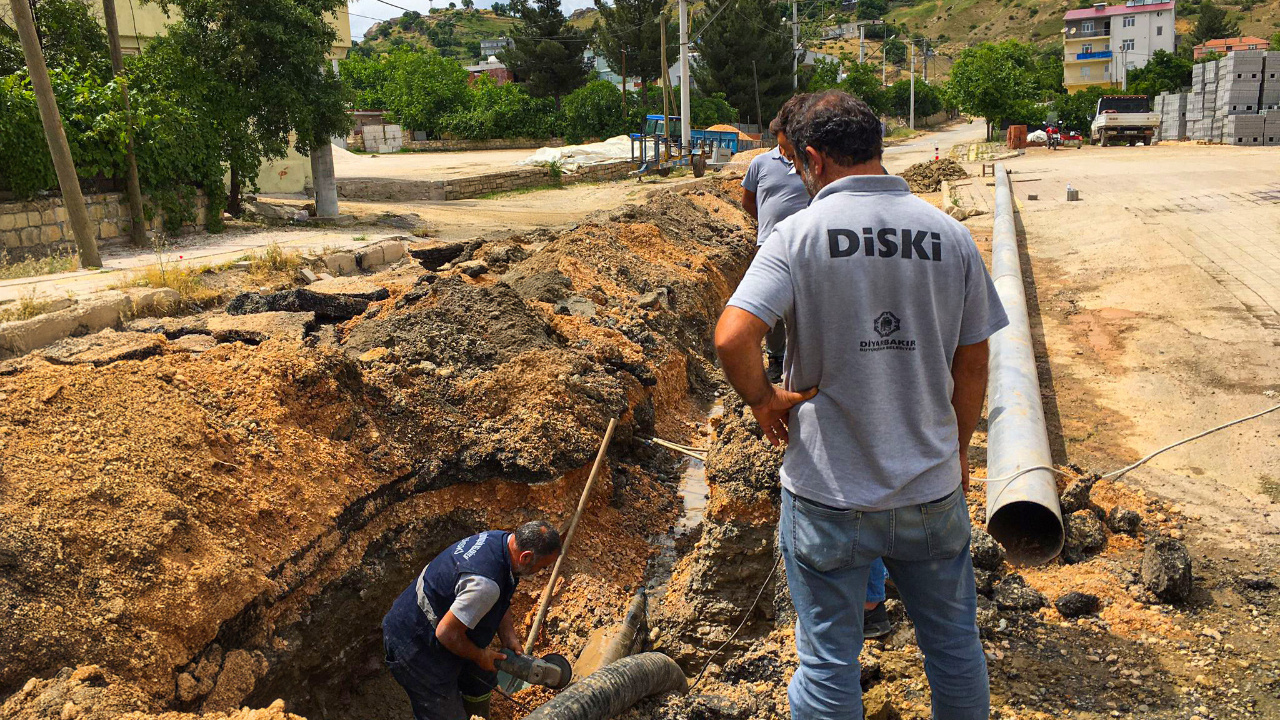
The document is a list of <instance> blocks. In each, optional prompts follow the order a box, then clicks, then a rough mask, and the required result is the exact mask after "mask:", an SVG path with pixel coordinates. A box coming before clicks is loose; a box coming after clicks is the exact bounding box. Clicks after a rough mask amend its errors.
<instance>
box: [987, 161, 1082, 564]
mask: <svg viewBox="0 0 1280 720" xmlns="http://www.w3.org/2000/svg"><path fill="white" fill-rule="evenodd" d="M995 174H996V216H995V229H994V231H993V233H992V247H991V275H992V278H993V279H994V280H995V285H996V291H997V292H998V293H999V295H1000V301H1001V302H1002V303H1003V304H1004V311H1005V314H1007V315H1008V316H1009V326H1008V327H1006V328H1005V329H1003V330H1001V331H1000V332H998V333H996V334H995V335H993V336H992V337H991V362H990V376H989V380H988V384H987V477H994V478H1000V477H1006V476H1009V475H1013V474H1014V473H1017V472H1018V471H1020V470H1022V469H1023V468H1028V467H1034V466H1036V465H1045V466H1052V465H1053V457H1052V454H1051V453H1050V451H1049V432H1048V430H1047V428H1046V426H1045V421H1044V408H1043V406H1042V405H1041V403H1040V380H1039V378H1038V376H1037V375H1036V356H1035V350H1034V347H1033V346H1032V344H1031V322H1030V319H1029V317H1028V314H1027V297H1026V293H1025V291H1024V290H1023V285H1022V266H1021V264H1020V262H1019V258H1018V233H1017V230H1016V228H1015V226H1014V221H1013V213H1014V208H1013V191H1012V188H1011V187H1010V182H1009V174H1008V173H1007V172H1006V171H1005V168H1004V163H997V164H996V167H995ZM987 531H988V532H990V533H991V536H992V537H994V538H995V539H996V540H998V541H999V542H1000V544H1001V545H1003V546H1004V548H1005V551H1006V553H1007V557H1008V558H1009V562H1011V563H1013V564H1014V565H1039V564H1041V563H1045V562H1048V561H1050V560H1052V559H1053V558H1055V557H1057V555H1058V553H1059V552H1061V551H1062V544H1063V541H1064V539H1065V538H1064V532H1063V525H1062V507H1061V505H1059V504H1058V486H1057V481H1056V479H1055V478H1054V475H1053V473H1051V472H1049V471H1048V470H1032V471H1030V472H1027V473H1025V474H1023V475H1021V476H1020V477H1017V478H1015V479H1013V480H1010V481H1008V482H1003V483H988V484H987Z"/></svg>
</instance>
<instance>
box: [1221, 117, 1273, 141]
mask: <svg viewBox="0 0 1280 720" xmlns="http://www.w3.org/2000/svg"><path fill="white" fill-rule="evenodd" d="M1222 141H1223V142H1224V143H1227V144H1228V145H1264V144H1265V142H1266V140H1265V134H1264V126H1263V116H1262V115H1229V116H1227V117H1226V118H1225V119H1224V121H1223V130H1222Z"/></svg>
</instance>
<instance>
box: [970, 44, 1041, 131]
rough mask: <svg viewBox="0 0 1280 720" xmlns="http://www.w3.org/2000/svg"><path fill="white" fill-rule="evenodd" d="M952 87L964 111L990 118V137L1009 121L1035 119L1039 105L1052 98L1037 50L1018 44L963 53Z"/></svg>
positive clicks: (982, 46)
mask: <svg viewBox="0 0 1280 720" xmlns="http://www.w3.org/2000/svg"><path fill="white" fill-rule="evenodd" d="M949 85H950V87H949V89H948V91H949V92H950V94H951V96H952V97H953V98H955V101H956V104H957V105H958V106H959V108H960V109H961V110H963V111H964V112H966V113H969V114H971V115H981V116H982V117H984V118H986V120H987V136H988V137H991V133H992V130H993V128H999V127H1000V124H1001V122H1003V121H1005V120H1014V119H1027V118H1031V117H1034V116H1035V115H1036V114H1037V111H1036V109H1035V106H1036V104H1037V103H1038V102H1039V101H1040V100H1043V99H1045V98H1046V97H1048V96H1049V95H1050V94H1051V93H1049V92H1047V91H1046V90H1045V88H1043V87H1042V86H1041V84H1040V82H1039V75H1038V72H1037V62H1036V59H1035V52H1034V49H1033V48H1032V47H1031V46H1029V45H1025V44H1023V43H1020V42H1018V41H1016V40H1005V41H1003V42H1000V43H990V42H986V43H982V44H980V45H976V46H974V47H970V48H966V49H964V50H963V51H961V53H960V55H959V57H958V58H956V62H955V65H953V66H952V68H951V79H950V81H949Z"/></svg>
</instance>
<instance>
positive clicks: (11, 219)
mask: <svg viewBox="0 0 1280 720" xmlns="http://www.w3.org/2000/svg"><path fill="white" fill-rule="evenodd" d="M196 198H197V199H196V222H195V223H193V224H192V225H189V226H185V227H184V228H183V231H184V232H186V231H191V230H195V229H198V228H199V227H202V226H203V225H204V219H205V217H204V216H205V209H206V207H207V202H206V201H205V198H204V196H203V195H197V196H196ZM84 199H85V203H86V205H87V206H88V210H89V225H90V228H91V229H92V231H93V233H94V236H95V237H96V238H97V240H98V242H105V241H110V240H120V239H125V238H127V237H128V235H129V226H130V221H129V201H128V200H127V199H126V198H125V196H124V193H98V194H94V195H86V196H85V198H84ZM147 229H148V230H152V231H155V232H161V231H163V229H164V226H163V223H162V220H161V218H160V217H159V216H157V217H156V218H154V219H153V220H151V221H150V222H149V223H148V224H147ZM0 249H3V250H4V252H5V253H6V254H7V255H8V256H9V258H10V259H19V258H27V257H45V256H48V255H50V254H52V253H56V252H70V251H74V249H75V238H74V236H73V235H72V232H71V225H70V223H69V222H68V220H67V210H66V208H65V207H63V205H62V198H59V197H54V198H46V199H39V200H31V201H24V202H7V203H0Z"/></svg>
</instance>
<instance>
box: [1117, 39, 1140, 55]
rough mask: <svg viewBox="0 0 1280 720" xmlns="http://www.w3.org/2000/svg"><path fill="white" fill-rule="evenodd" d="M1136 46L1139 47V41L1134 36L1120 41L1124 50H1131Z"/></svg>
mask: <svg viewBox="0 0 1280 720" xmlns="http://www.w3.org/2000/svg"><path fill="white" fill-rule="evenodd" d="M1135 47H1137V43H1136V41H1135V40H1134V39H1133V38H1126V39H1124V40H1121V41H1120V50H1121V51H1122V52H1129V51H1131V50H1133V49H1134V48H1135Z"/></svg>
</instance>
